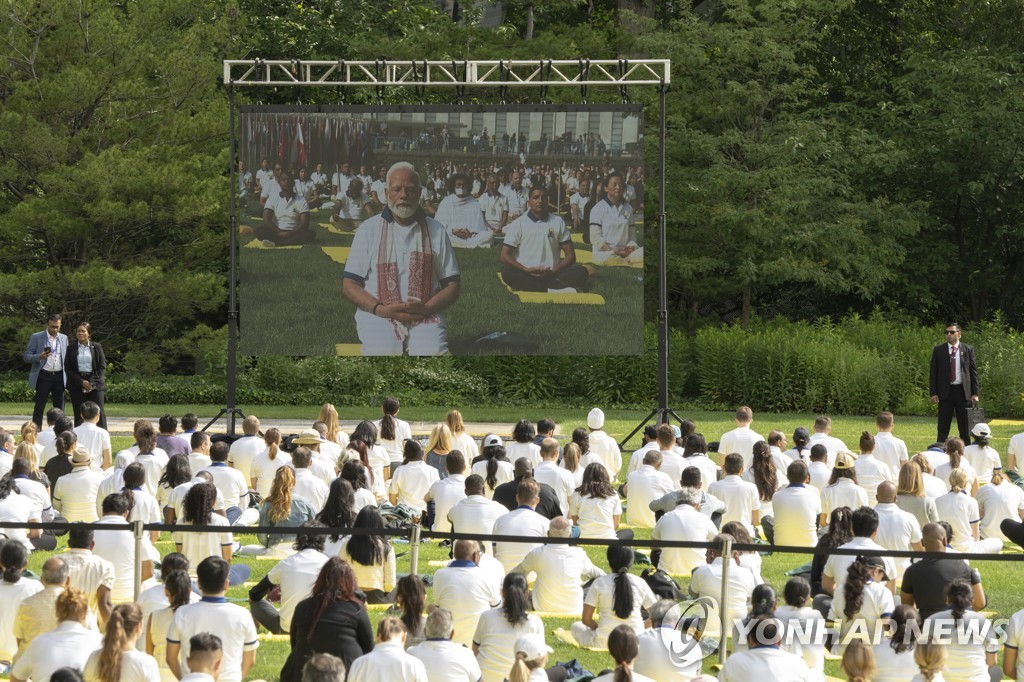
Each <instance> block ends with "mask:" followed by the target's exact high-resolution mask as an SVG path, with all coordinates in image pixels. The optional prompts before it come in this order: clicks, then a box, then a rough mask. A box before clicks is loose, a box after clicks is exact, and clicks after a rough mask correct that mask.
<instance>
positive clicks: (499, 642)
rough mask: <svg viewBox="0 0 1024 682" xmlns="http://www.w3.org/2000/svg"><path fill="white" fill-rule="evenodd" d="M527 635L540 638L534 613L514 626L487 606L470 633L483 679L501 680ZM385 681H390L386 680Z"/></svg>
mask: <svg viewBox="0 0 1024 682" xmlns="http://www.w3.org/2000/svg"><path fill="white" fill-rule="evenodd" d="M530 634H532V635H538V636H540V637H541V638H543V637H544V623H543V622H542V621H541V619H540V617H539V616H537V615H536V614H533V613H530V614H527V616H526V622H525V623H520V624H518V625H515V626H513V625H512V624H510V623H509V622H508V619H506V618H505V613H504V612H503V611H502V610H501V609H500V608H497V609H490V610H488V611H484V613H483V614H481V616H480V621H479V623H478V624H477V626H476V632H475V633H474V634H473V643H474V644H477V645H479V650H480V653H479V654H477V658H476V660H477V662H478V663H479V664H480V670H481V672H482V673H483V674H482V676H481V679H482V680H483V682H501V681H502V680H504V679H505V678H506V677H507V676H508V673H509V671H510V670H511V669H512V663H513V662H514V661H515V652H514V651H513V649H514V648H515V644H516V640H518V639H519V638H520V637H522V636H523V635H530ZM357 660H358V659H357ZM393 679H398V678H393ZM349 682H351V678H350V679H349ZM387 682H392V680H391V679H389V680H387Z"/></svg>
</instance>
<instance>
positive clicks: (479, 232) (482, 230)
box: [434, 173, 492, 249]
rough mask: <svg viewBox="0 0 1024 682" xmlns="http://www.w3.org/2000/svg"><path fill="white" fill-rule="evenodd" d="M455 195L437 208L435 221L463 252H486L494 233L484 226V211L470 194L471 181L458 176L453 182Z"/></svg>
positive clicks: (452, 192)
mask: <svg viewBox="0 0 1024 682" xmlns="http://www.w3.org/2000/svg"><path fill="white" fill-rule="evenodd" d="M448 182H449V184H450V185H451V194H449V195H448V196H446V197H445V198H444V199H442V200H441V203H440V204H438V205H437V212H436V213H434V219H435V220H437V221H438V222H439V223H441V224H442V225H444V227H445V229H446V230H448V239H449V240H450V241H451V243H452V246H454V247H456V248H461V249H486V248H488V247H490V245H491V237H492V232H491V230H489V229H488V228H487V225H486V224H484V214H483V208H482V207H481V206H480V202H478V201H477V200H476V198H474V197H473V195H472V194H470V191H469V177H468V176H467V175H466V174H465V173H456V174H455V175H453V176H452V177H451V178H450V179H449V180H448Z"/></svg>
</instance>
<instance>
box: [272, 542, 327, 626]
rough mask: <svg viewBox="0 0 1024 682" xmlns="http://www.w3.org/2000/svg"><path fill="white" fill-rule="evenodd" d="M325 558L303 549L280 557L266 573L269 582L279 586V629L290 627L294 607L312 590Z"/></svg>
mask: <svg viewBox="0 0 1024 682" xmlns="http://www.w3.org/2000/svg"><path fill="white" fill-rule="evenodd" d="M327 559H328V557H327V555H325V554H324V553H323V552H318V551H317V550H315V549H304V550H302V551H300V552H296V553H295V554H292V555H291V556H288V557H285V558H284V559H281V560H280V561H279V562H277V563H276V564H274V566H273V567H272V568H271V569H270V571H269V572H268V573H267V577H268V578H269V579H270V582H272V583H274V584H275V585H280V586H281V610H280V613H281V629H283V630H284V631H285V632H288V631H289V630H290V629H291V625H292V615H293V614H294V613H295V607H296V606H298V605H299V602H300V601H302V600H303V599H305V598H306V597H308V596H309V594H310V592H312V591H313V585H314V584H315V583H316V579H317V577H318V576H319V575H320V569H322V568H323V567H324V564H326V563H327Z"/></svg>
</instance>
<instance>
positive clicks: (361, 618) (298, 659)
mask: <svg viewBox="0 0 1024 682" xmlns="http://www.w3.org/2000/svg"><path fill="white" fill-rule="evenodd" d="M289 635H290V638H291V646H292V651H291V653H290V654H288V660H286V661H285V663H284V667H283V668H281V682H301V680H302V666H304V665H305V664H306V661H308V660H309V659H310V657H311V656H312V655H313V654H332V655H334V656H337V657H338V658H340V659H342V660H343V661H345V669H346V670H348V669H349V668H351V667H352V661H354V660H356V659H357V658H359V657H360V656H362V655H363V654H366V653H369V652H370V651H372V650H373V627H372V626H371V625H370V616H369V614H367V612H366V604H364V603H363V601H362V600H361V599H359V597H357V596H356V576H355V574H354V573H353V572H352V567H351V566H349V565H348V563H347V562H345V561H342V559H341V558H339V557H331V558H330V559H328V560H327V563H326V564H324V566H323V568H322V569H320V575H319V576H318V577H317V580H316V583H315V584H314V585H313V590H312V593H311V594H310V596H309V597H308V598H307V599H303V600H302V601H300V602H299V605H298V606H296V607H295V614H294V615H293V616H292V623H291V628H290V632H289Z"/></svg>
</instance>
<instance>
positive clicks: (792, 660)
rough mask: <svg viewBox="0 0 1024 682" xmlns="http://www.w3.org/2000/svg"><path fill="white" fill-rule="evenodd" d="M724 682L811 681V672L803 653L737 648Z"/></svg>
mask: <svg viewBox="0 0 1024 682" xmlns="http://www.w3.org/2000/svg"><path fill="white" fill-rule="evenodd" d="M718 679H719V680H720V682H750V680H772V682H810V679H811V672H810V670H808V669H807V664H806V663H804V662H803V659H801V658H800V657H799V656H796V655H794V654H791V653H789V652H788V651H783V650H782V649H780V648H778V647H760V646H759V647H754V648H753V649H746V650H743V651H737V652H736V653H734V654H733V655H732V656H730V657H729V660H727V661H726V662H725V666H724V667H723V668H722V672H721V673H719V675H718Z"/></svg>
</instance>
